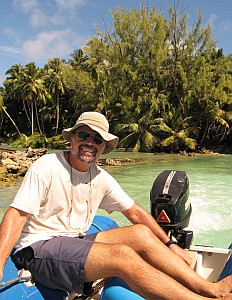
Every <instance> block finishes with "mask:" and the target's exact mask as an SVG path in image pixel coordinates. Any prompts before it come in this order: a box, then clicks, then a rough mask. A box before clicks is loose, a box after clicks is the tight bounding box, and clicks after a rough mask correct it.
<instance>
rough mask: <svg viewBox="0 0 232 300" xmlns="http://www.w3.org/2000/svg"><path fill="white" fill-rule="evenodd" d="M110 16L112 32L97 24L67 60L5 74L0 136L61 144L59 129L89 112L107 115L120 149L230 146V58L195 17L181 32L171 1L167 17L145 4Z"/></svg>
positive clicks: (182, 20)
mask: <svg viewBox="0 0 232 300" xmlns="http://www.w3.org/2000/svg"><path fill="white" fill-rule="evenodd" d="M111 13H112V16H113V23H112V26H111V28H108V29H106V30H105V32H102V31H101V30H100V29H99V28H96V36H95V37H93V38H92V39H90V40H89V41H88V43H87V44H86V46H85V47H84V48H83V49H77V50H75V51H74V52H73V53H72V54H71V55H70V59H69V60H68V61H64V60H62V59H60V58H53V59H50V60H49V61H48V62H47V64H46V65H45V66H44V68H41V69H40V68H38V67H36V66H35V64H34V63H33V62H30V63H28V64H27V65H25V66H22V65H14V66H12V67H11V68H10V69H9V70H8V71H7V72H6V75H7V78H6V80H5V81H4V85H3V87H2V88H1V90H0V114H1V129H0V133H1V136H2V137H3V138H4V140H6V141H9V140H15V139H18V140H17V144H20V141H21V142H22V143H24V145H25V143H28V141H30V140H32V141H33V140H38V144H39V145H41V144H42V145H43V146H48V147H50V146H52V147H55V146H54V145H55V144H56V143H57V144H58V145H59V146H60V147H64V143H63V142H59V141H61V140H62V136H61V132H62V129H63V128H66V127H70V126H72V125H73V124H74V123H75V121H76V118H77V116H78V115H79V114H80V113H82V112H83V111H86V110H95V111H99V112H102V113H103V114H105V115H106V116H107V118H108V119H109V121H110V125H111V131H112V132H113V133H114V134H116V135H118V136H119V137H120V143H119V146H120V147H125V148H131V149H132V150H133V151H146V152H155V151H179V150H188V151H195V150H196V149H198V148H201V147H211V146H213V145H217V146H220V145H229V143H230V141H231V137H232V136H231V134H232V133H231V129H232V59H231V55H229V56H225V55H224V54H223V49H218V50H217V48H216V42H215V41H213V40H212V38H211V29H210V27H209V26H208V27H206V28H203V27H202V22H203V17H202V15H201V14H199V16H198V20H197V21H196V22H195V23H194V24H193V26H192V28H191V30H188V29H187V28H189V26H187V25H188V24H187V20H188V15H187V14H184V15H179V12H178V7H176V6H175V5H174V6H173V7H170V9H169V17H168V18H165V17H164V16H163V15H162V14H161V13H159V12H157V11H156V7H155V6H154V7H153V8H152V9H151V10H148V7H147V6H146V5H145V4H142V5H141V7H140V9H138V10H135V9H129V10H127V11H126V10H124V9H123V8H122V7H118V9H117V10H116V11H111ZM31 135H32V137H30V138H29V136H31ZM33 137H34V138H33Z"/></svg>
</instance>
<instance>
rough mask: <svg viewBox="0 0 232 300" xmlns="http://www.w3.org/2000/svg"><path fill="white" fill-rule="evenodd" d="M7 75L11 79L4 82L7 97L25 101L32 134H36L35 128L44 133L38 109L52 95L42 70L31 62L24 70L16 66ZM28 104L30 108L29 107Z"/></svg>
mask: <svg viewBox="0 0 232 300" xmlns="http://www.w3.org/2000/svg"><path fill="white" fill-rule="evenodd" d="M6 74H10V77H8V78H7V79H6V80H5V82H4V84H5V85H6V88H7V91H8V95H7V96H9V97H10V96H13V97H15V98H16V99H18V100H20V101H23V103H24V108H25V112H26V114H27V117H28V119H29V122H30V125H31V133H32V134H33V133H34V130H35V128H36V129H38V130H39V132H40V133H42V132H41V129H40V123H39V117H38V109H37V107H38V105H41V104H42V103H43V104H45V103H46V100H47V99H49V97H50V95H49V93H48V92H47V90H46V88H45V85H44V81H43V77H42V76H43V73H42V71H41V69H39V68H38V67H36V66H35V63H33V62H31V63H28V64H26V65H25V67H24V68H23V67H22V66H20V65H15V66H13V67H12V68H11V69H9V70H8V71H7V72H6ZM27 104H28V106H29V107H27ZM28 111H29V113H28ZM29 114H30V115H31V117H30V116H29ZM35 121H36V123H35ZM35 124H36V125H35Z"/></svg>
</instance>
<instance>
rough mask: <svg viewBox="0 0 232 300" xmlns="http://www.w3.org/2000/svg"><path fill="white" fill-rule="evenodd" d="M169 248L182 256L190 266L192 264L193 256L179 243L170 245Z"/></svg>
mask: <svg viewBox="0 0 232 300" xmlns="http://www.w3.org/2000/svg"><path fill="white" fill-rule="evenodd" d="M169 248H170V250H172V251H173V252H174V253H175V254H176V255H178V256H179V257H180V258H182V259H183V260H184V261H185V262H186V263H187V264H188V265H189V266H190V265H191V263H192V257H191V256H190V254H189V253H188V252H187V251H186V250H184V249H182V248H181V247H179V246H178V245H175V244H172V245H170V246H169Z"/></svg>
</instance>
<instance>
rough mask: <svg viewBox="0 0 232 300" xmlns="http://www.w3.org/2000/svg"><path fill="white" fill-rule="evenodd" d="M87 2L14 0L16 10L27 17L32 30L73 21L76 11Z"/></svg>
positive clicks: (83, 0)
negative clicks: (19, 10)
mask: <svg viewBox="0 0 232 300" xmlns="http://www.w3.org/2000/svg"><path fill="white" fill-rule="evenodd" d="M87 1H88V0H68V1H67V0H47V1H40V0H14V2H13V3H14V5H15V6H16V7H17V9H21V10H22V11H23V12H24V13H25V14H28V15H29V19H30V23H31V25H32V26H33V27H34V28H37V27H42V26H48V25H59V24H66V23H67V22H68V21H71V20H74V16H75V20H76V19H77V18H76V13H77V9H78V8H80V7H82V6H84V5H86V4H87Z"/></svg>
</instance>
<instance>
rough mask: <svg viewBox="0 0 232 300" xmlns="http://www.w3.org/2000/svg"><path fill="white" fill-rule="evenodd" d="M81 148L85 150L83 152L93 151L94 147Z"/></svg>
mask: <svg viewBox="0 0 232 300" xmlns="http://www.w3.org/2000/svg"><path fill="white" fill-rule="evenodd" d="M82 150H83V151H85V152H91V153H93V152H94V149H92V148H88V147H82Z"/></svg>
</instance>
